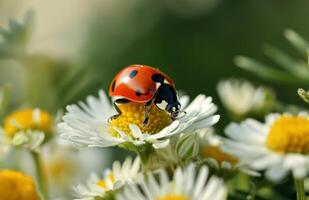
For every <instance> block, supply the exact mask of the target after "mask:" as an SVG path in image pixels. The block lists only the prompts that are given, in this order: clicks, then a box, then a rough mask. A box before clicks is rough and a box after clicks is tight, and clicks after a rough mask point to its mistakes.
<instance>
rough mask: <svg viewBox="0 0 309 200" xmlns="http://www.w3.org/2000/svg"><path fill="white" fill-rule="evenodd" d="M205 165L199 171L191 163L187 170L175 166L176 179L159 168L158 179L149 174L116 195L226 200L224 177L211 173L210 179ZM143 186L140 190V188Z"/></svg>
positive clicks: (120, 198)
mask: <svg viewBox="0 0 309 200" xmlns="http://www.w3.org/2000/svg"><path fill="white" fill-rule="evenodd" d="M207 178H208V168H207V167H206V166H203V167H201V168H200V169H199V170H196V166H195V165H194V164H190V165H189V166H187V167H186V168H185V169H184V170H182V169H181V168H180V167H179V168H177V169H176V171H175V173H174V177H173V180H171V181H170V180H169V177H168V175H167V172H166V171H165V170H163V169H162V170H160V171H159V181H157V180H156V179H155V177H154V175H153V174H151V173H149V174H148V176H147V178H146V177H145V178H144V180H143V181H141V183H140V186H141V187H139V185H138V184H136V185H128V186H125V187H124V190H123V191H122V192H121V193H119V194H118V195H117V198H116V199H117V200H137V199H138V200H171V199H172V200H208V199H211V200H223V199H226V194H227V192H226V188H225V186H224V182H223V180H221V179H219V178H217V177H215V176H212V177H210V178H209V179H208V180H207ZM139 188H141V190H140V189H139Z"/></svg>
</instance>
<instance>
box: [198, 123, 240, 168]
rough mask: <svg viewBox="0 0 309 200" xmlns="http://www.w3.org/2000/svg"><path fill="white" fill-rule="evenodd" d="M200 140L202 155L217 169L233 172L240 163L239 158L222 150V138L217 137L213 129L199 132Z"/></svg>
mask: <svg viewBox="0 0 309 200" xmlns="http://www.w3.org/2000/svg"><path fill="white" fill-rule="evenodd" d="M198 135H199V138H200V144H201V148H200V155H201V157H202V158H205V159H207V160H209V161H210V162H211V163H213V164H214V166H216V167H220V168H223V169H227V170H231V169H232V168H233V167H234V166H235V165H236V164H237V162H238V160H237V158H236V157H234V156H233V155H231V154H228V153H226V152H224V151H222V150H221V145H222V143H223V142H222V137H220V136H219V135H215V133H214V130H213V129H211V128H208V129H203V130H200V131H199V132H198Z"/></svg>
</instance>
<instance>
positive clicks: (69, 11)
mask: <svg viewBox="0 0 309 200" xmlns="http://www.w3.org/2000/svg"><path fill="white" fill-rule="evenodd" d="M308 7H309V2H308V1H307V0H299V1H288V0H233V1H227V0H226V1H224V0H157V1H143V0H127V1H120V0H103V1H99V0H89V1H82V0H78V1H77V0H68V1H65V2H64V1H60V0H56V1H39V0H35V1H29V0H28V1H27V0H18V1H17V0H0V23H1V26H2V27H3V28H4V29H7V26H8V20H9V18H14V19H17V21H19V22H22V18H23V16H24V15H25V13H26V11H27V10H29V9H30V10H32V11H33V15H34V16H33V23H29V24H30V25H29V26H30V28H29V30H27V34H26V35H25V34H24V35H22V36H23V39H22V41H23V42H21V43H22V45H23V48H24V49H25V51H24V52H22V53H20V52H18V53H17V54H18V55H17V56H16V57H17V60H19V62H17V63H16V62H15V60H16V58H15V57H14V56H8V55H5V56H2V58H3V59H1V61H0V83H1V84H4V83H7V82H10V83H11V84H12V85H13V97H14V98H13V101H14V104H13V105H19V104H20V103H19V102H23V104H26V105H31V106H40V107H43V108H46V109H48V110H51V111H55V110H56V109H57V108H59V107H63V106H65V105H66V104H68V103H72V102H76V101H77V100H81V99H84V98H85V96H86V95H89V94H96V91H97V90H98V89H99V88H104V89H105V90H106V89H107V88H108V85H109V83H110V81H111V79H112V78H113V76H114V75H115V73H117V72H118V71H119V70H120V69H121V68H123V67H125V66H127V65H130V64H133V63H141V64H147V65H151V66H155V67H158V68H160V69H161V70H162V71H164V72H166V73H167V74H168V75H170V76H171V77H172V78H173V79H174V80H175V82H176V86H177V88H178V89H180V90H183V91H185V92H186V93H187V94H189V95H190V96H192V97H193V96H195V95H197V94H199V93H205V94H207V95H211V96H214V98H215V102H216V103H217V104H219V105H220V103H219V99H218V97H217V94H216V84H217V82H218V81H219V80H220V79H222V78H228V77H242V78H246V79H249V80H250V81H252V82H254V83H255V84H260V83H263V84H264V85H272V86H273V87H275V88H276V92H277V95H278V96H279V98H280V99H281V100H282V101H283V102H286V103H291V102H294V103H296V104H300V105H304V103H303V102H302V100H301V99H299V98H298V96H297V95H296V90H297V88H298V87H306V86H308V85H303V84H302V85H298V84H292V85H291V84H289V85H285V84H283V83H276V82H269V81H265V80H261V79H258V78H257V77H256V76H254V75H252V74H250V73H248V72H245V71H243V70H241V69H240V68H238V67H236V66H235V64H234V63H233V59H234V57H235V56H236V55H239V54H242V55H247V56H250V57H254V58H257V59H259V60H263V61H266V62H269V60H268V59H267V57H265V55H264V54H263V51H262V49H263V45H264V44H269V43H270V44H273V45H275V46H277V47H279V48H282V49H284V50H285V51H287V52H289V53H291V54H292V55H295V56H296V57H297V56H298V57H300V58H302V56H301V55H297V54H295V51H294V50H293V48H292V47H291V46H290V45H289V44H288V43H287V42H286V41H285V38H284V37H283V31H284V30H285V29H286V28H291V29H294V30H296V31H297V32H298V33H300V34H301V35H303V36H305V37H306V36H307V35H309V26H308V21H307V20H306V16H307V15H308ZM0 41H1V40H0ZM17 47H18V48H17V49H19V46H17ZM25 55H26V56H25ZM12 60H13V61H12ZM73 74H75V75H76V76H73ZM72 77H73V78H72ZM71 79H74V80H73V81H72V82H70V81H68V80H71ZM66 81H67V82H66ZM72 85H73V86H74V87H73V86H72ZM25 102H26V103H25ZM220 112H222V109H221V110H220Z"/></svg>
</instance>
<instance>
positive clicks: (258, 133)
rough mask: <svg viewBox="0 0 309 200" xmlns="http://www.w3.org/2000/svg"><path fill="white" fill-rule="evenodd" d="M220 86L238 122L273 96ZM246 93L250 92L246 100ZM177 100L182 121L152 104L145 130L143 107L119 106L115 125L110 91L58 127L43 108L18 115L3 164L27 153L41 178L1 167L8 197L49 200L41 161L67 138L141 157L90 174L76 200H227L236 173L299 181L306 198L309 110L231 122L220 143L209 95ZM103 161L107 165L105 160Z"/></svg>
mask: <svg viewBox="0 0 309 200" xmlns="http://www.w3.org/2000/svg"><path fill="white" fill-rule="evenodd" d="M233 87H234V88H233ZM235 87H236V88H235ZM237 87H240V88H237ZM218 89H219V91H220V92H219V94H220V95H222V96H225V98H226V95H228V96H229V98H226V99H225V101H224V102H223V103H224V105H225V106H229V107H230V108H231V109H233V114H234V115H235V113H236V112H237V111H240V113H238V115H237V120H239V116H241V115H243V114H244V113H245V112H249V110H250V109H251V108H256V107H255V104H254V103H252V101H251V100H252V99H251V98H252V97H254V101H255V102H256V104H258V106H260V107H263V105H264V104H265V103H266V98H265V95H266V94H265V92H263V91H261V90H262V89H261V88H259V89H258V90H256V89H255V88H251V86H249V85H248V84H247V83H245V84H240V83H237V84H236V85H235V81H234V80H233V81H232V82H231V83H224V82H221V83H220V84H219V86H218ZM244 90H250V92H251V93H252V94H253V93H254V95H250V94H251V93H250V94H248V92H247V91H244ZM234 91H235V92H234ZM236 91H240V92H238V93H237V92H236ZM242 93H244V94H245V95H246V97H244V98H243V99H242ZM247 95H249V97H248V96H247ZM237 98H238V100H236V99H237ZM242 101H244V102H242ZM245 101H247V102H245ZM179 102H180V104H181V108H182V111H183V112H184V113H185V114H184V115H183V116H181V117H178V118H176V119H174V120H171V119H170V117H169V115H168V114H167V113H166V112H165V111H164V110H160V109H159V108H157V107H156V106H151V107H150V108H149V115H150V116H149V125H147V126H144V125H143V120H141V119H143V117H144V108H143V105H139V104H135V103H128V104H123V105H121V106H119V109H120V110H121V112H122V115H121V117H118V118H115V119H112V120H111V117H112V116H114V115H115V113H116V112H115V109H114V107H113V106H112V104H111V101H110V100H109V98H108V97H107V95H106V94H105V93H104V91H99V95H98V97H94V96H89V97H88V98H87V100H86V102H79V103H78V104H74V105H69V106H67V108H66V113H65V114H64V115H63V117H62V120H61V121H60V122H59V123H58V122H57V120H56V119H55V118H54V119H53V117H52V116H51V114H50V113H48V112H47V111H43V110H40V109H26V110H19V111H16V112H14V113H12V114H11V115H9V116H7V117H6V119H5V120H4V123H3V127H2V128H1V134H0V137H1V141H0V142H1V144H0V155H2V156H1V157H4V156H3V155H4V154H8V152H9V151H10V149H12V148H20V149H26V150H28V151H29V152H30V154H31V155H32V156H33V160H34V163H35V164H36V173H37V174H36V179H35V180H33V179H32V178H31V177H30V176H28V175H25V174H23V173H20V172H17V171H14V170H7V169H6V170H1V171H0V199H3V200H37V199H50V198H51V197H50V194H48V187H47V186H46V185H47V184H48V183H49V182H50V180H49V181H47V180H45V179H44V178H46V176H47V175H46V171H48V170H47V169H49V168H48V167H46V166H52V165H48V164H47V163H48V162H47V161H44V163H43V164H42V160H43V159H44V151H43V146H44V145H46V143H49V142H50V140H53V138H58V139H59V138H62V140H63V139H64V140H65V141H68V142H69V144H66V145H71V144H72V145H74V146H75V148H76V147H77V148H81V147H97V148H100V147H102V148H107V147H116V146H117V147H120V148H123V149H125V150H127V151H130V152H133V155H134V156H131V157H127V158H126V159H125V160H124V161H123V162H120V161H115V162H114V163H113V164H112V167H111V168H110V169H105V170H104V171H103V172H101V173H100V174H96V173H93V172H91V171H87V173H88V178H87V180H86V181H82V182H81V183H79V184H78V183H76V184H75V186H72V187H71V188H70V191H71V192H72V193H73V195H74V199H76V200H100V199H102V200H103V199H107V200H112V199H118V200H136V199H138V200H210V199H211V200H224V199H227V198H228V197H229V192H230V190H229V186H228V180H229V177H230V176H232V175H233V174H235V173H243V174H245V175H246V176H248V177H262V178H265V179H266V180H268V181H270V182H274V183H276V182H280V181H282V180H283V179H287V178H289V177H290V176H292V177H294V179H295V182H296V190H297V197H298V199H301V198H303V197H304V195H305V191H304V190H305V189H304V188H303V187H304V186H303V183H304V180H305V179H306V178H307V177H308V172H309V116H308V114H307V113H305V112H299V113H298V114H288V113H283V114H278V113H277V114H269V115H267V116H266V118H265V121H264V122H260V121H258V120H255V119H253V118H247V119H244V120H243V121H240V122H239V121H238V122H232V123H230V124H229V125H228V126H227V127H226V128H225V130H224V132H225V136H222V134H221V135H220V134H217V133H216V130H215V128H214V127H213V125H215V124H216V123H218V121H219V119H220V117H219V115H217V114H216V112H217V106H216V105H215V104H214V103H213V102H212V98H211V97H207V96H205V95H198V96H197V97H196V98H195V99H193V100H192V102H191V103H190V101H189V97H188V96H181V97H180V99H179ZM248 102H251V103H250V104H249V103H248ZM246 103H247V104H246ZM233 105H235V107H234V106H233ZM238 107H239V109H238ZM236 108H237V109H236ZM235 109H236V110H235ZM56 133H60V137H55V136H56V135H57V134H56ZM58 145H59V144H58ZM62 145H64V144H62ZM56 148H57V147H56ZM68 148H69V147H68ZM69 149H71V147H70V148H69ZM60 154H61V153H60ZM72 155H74V154H65V156H64V157H65V159H64V162H71V163H73V164H72V166H74V165H80V163H79V162H74V161H70V160H71V159H72V158H71V157H73V156H72ZM96 156H97V158H98V159H99V157H100V155H99V154H96ZM87 158H89V157H86V158H84V160H83V161H84V162H87ZM56 160H57V159H56ZM50 162H51V161H50ZM54 165H55V166H53V167H51V170H50V171H51V172H55V173H54V174H52V175H51V177H52V176H55V175H56V174H58V175H59V174H60V176H64V175H65V174H66V173H71V172H72V171H74V170H73V168H70V167H69V168H67V169H66V166H68V164H63V163H62V164H61V163H60V164H58V165H57V164H54ZM75 173H79V172H78V171H76V172H75ZM304 198H305V197H304ZM58 199H62V198H59V197H58Z"/></svg>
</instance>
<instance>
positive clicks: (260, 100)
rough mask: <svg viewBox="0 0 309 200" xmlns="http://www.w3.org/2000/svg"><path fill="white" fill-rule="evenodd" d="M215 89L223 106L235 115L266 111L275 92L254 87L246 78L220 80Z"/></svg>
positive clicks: (273, 99)
mask: <svg viewBox="0 0 309 200" xmlns="http://www.w3.org/2000/svg"><path fill="white" fill-rule="evenodd" d="M217 91H218V94H219V97H220V99H221V101H222V103H223V105H224V107H225V108H226V109H227V110H228V111H229V112H230V113H231V114H232V115H234V116H236V117H242V116H244V115H247V114H249V113H251V114H252V113H254V114H258V113H267V111H269V110H270V109H271V108H272V107H273V105H274V101H275V94H274V93H273V92H272V91H271V90H270V89H269V88H266V87H263V86H260V87H257V88H256V87H254V86H253V85H252V84H251V83H250V82H249V81H246V80H238V79H233V78H230V79H227V80H222V81H220V82H219V83H218V85H217ZM240 101H241V103H239V102H240Z"/></svg>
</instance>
